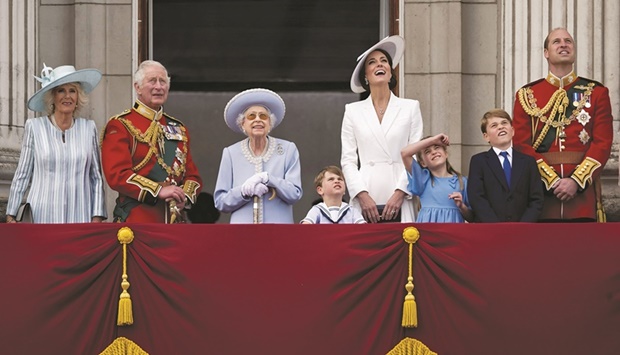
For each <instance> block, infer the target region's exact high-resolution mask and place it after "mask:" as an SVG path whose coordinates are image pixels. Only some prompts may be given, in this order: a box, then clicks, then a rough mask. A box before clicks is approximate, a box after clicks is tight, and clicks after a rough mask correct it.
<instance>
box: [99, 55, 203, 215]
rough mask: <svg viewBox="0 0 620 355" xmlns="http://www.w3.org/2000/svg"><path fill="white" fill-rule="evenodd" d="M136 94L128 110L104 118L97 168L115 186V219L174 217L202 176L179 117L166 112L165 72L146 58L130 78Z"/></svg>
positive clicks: (192, 199)
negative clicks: (107, 118)
mask: <svg viewBox="0 0 620 355" xmlns="http://www.w3.org/2000/svg"><path fill="white" fill-rule="evenodd" d="M134 88H135V90H136V93H137V96H138V99H137V100H136V102H135V104H134V105H133V108H132V109H131V110H126V111H125V112H123V113H121V114H120V115H117V116H114V117H112V118H111V119H110V121H109V122H108V124H107V125H106V127H105V131H104V133H103V141H102V145H101V151H102V153H101V155H102V161H103V172H104V174H105V177H106V180H107V182H108V184H109V185H110V187H111V188H112V189H113V190H115V191H118V194H119V196H118V198H117V199H116V206H115V208H114V221H116V222H155V223H176V222H181V221H182V220H183V213H182V211H183V210H184V209H187V208H189V207H191V204H193V203H194V202H196V196H197V194H198V193H199V192H200V188H201V185H202V180H201V179H200V176H199V175H198V169H197V168H196V165H195V164H194V161H193V160H192V155H191V154H190V151H189V135H188V132H187V130H186V128H185V127H184V126H183V123H181V122H180V121H178V120H177V119H175V118H173V117H171V116H169V115H167V114H166V113H164V111H163V104H164V103H165V102H166V99H167V98H168V91H169V89H170V78H169V77H168V71H167V70H166V68H165V67H164V66H163V65H161V64H160V63H158V62H155V61H151V60H147V61H144V62H142V63H141V64H140V66H139V67H138V70H137V71H136V74H135V78H134Z"/></svg>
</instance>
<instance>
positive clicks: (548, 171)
mask: <svg viewBox="0 0 620 355" xmlns="http://www.w3.org/2000/svg"><path fill="white" fill-rule="evenodd" d="M536 164H537V165H538V172H539V173H540V178H541V180H542V181H543V182H544V183H545V188H546V189H547V190H551V186H553V184H555V183H556V182H557V181H559V180H560V176H559V175H558V173H556V172H555V170H554V169H553V168H552V167H550V166H549V165H548V164H547V163H545V161H544V160H542V159H538V160H537V161H536Z"/></svg>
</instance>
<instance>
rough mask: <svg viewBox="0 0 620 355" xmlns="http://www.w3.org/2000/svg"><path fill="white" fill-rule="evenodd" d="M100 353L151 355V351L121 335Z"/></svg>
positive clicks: (107, 354)
mask: <svg viewBox="0 0 620 355" xmlns="http://www.w3.org/2000/svg"><path fill="white" fill-rule="evenodd" d="M99 355H149V353H147V352H146V351H144V350H142V348H141V347H140V346H138V344H136V343H134V342H133V341H131V340H129V339H127V338H125V337H120V338H116V339H114V341H113V342H112V344H110V345H108V347H107V348H105V350H103V351H102V352H101V353H100V354H99Z"/></svg>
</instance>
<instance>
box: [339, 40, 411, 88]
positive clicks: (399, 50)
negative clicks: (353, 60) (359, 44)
mask: <svg viewBox="0 0 620 355" xmlns="http://www.w3.org/2000/svg"><path fill="white" fill-rule="evenodd" d="M377 49H383V50H384V51H386V52H388V53H389V54H390V57H392V69H394V68H396V66H398V63H399V62H400V60H401V58H402V56H403V52H404V51H405V40H404V39H403V38H402V37H401V36H398V35H394V36H389V37H385V38H384V39H382V40H380V41H379V42H377V44H375V45H374V46H372V47H370V48H368V50H366V52H364V53H362V54H361V55H360V56H359V57H357V65H356V66H355V70H353V75H351V91H353V92H354V93H356V94H361V93H363V92H364V91H366V89H364V87H363V86H362V83H361V82H360V79H359V72H360V70H364V63H365V62H366V57H368V55H369V54H370V53H372V52H373V51H375V50H377Z"/></svg>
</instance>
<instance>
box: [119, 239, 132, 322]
mask: <svg viewBox="0 0 620 355" xmlns="http://www.w3.org/2000/svg"><path fill="white" fill-rule="evenodd" d="M117 236H118V241H119V242H120V243H121V244H122V245H123V276H122V278H123V281H121V288H122V289H123V292H122V293H121V296H120V300H119V301H118V319H117V321H116V325H118V326H123V325H132V324H133V311H132V307H131V296H130V295H129V292H127V289H129V281H127V278H128V277H129V276H128V275H127V244H129V243H131V242H133V231H132V230H131V229H130V228H128V227H123V228H121V229H119V230H118V233H117Z"/></svg>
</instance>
